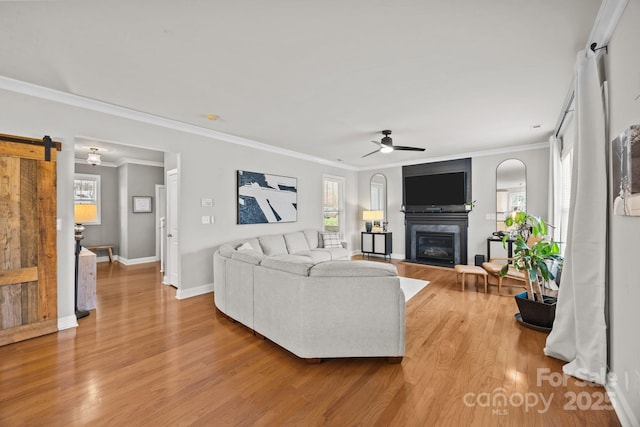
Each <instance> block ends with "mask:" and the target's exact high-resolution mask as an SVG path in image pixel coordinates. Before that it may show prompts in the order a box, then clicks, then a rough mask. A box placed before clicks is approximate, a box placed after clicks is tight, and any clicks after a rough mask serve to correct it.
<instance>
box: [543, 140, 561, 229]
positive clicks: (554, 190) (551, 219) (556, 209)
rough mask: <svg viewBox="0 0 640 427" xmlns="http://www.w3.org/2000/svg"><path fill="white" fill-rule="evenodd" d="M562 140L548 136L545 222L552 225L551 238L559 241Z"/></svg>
mask: <svg viewBox="0 0 640 427" xmlns="http://www.w3.org/2000/svg"><path fill="white" fill-rule="evenodd" d="M561 143H562V140H561V139H558V138H556V137H555V136H552V137H551V138H549V201H548V205H549V213H548V215H547V222H548V223H550V224H551V225H553V226H554V227H553V228H551V230H550V234H551V237H553V240H555V241H556V242H558V241H560V224H561V222H562V165H561V163H560V151H561V149H562V147H561V145H562V144H561Z"/></svg>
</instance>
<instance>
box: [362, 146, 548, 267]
mask: <svg viewBox="0 0 640 427" xmlns="http://www.w3.org/2000/svg"><path fill="white" fill-rule="evenodd" d="M506 159H519V160H522V161H523V162H524V164H525V165H526V168H527V211H528V212H529V213H532V214H534V215H539V216H542V217H546V215H547V190H548V179H549V178H548V176H549V149H548V148H541V149H540V148H539V149H533V150H527V151H514V152H510V153H502V154H493V155H488V156H475V157H473V158H472V159H471V175H472V178H471V186H472V189H471V193H472V196H473V197H472V198H473V200H476V207H475V208H474V209H473V211H471V212H470V213H469V229H468V251H467V262H468V263H469V264H473V261H474V256H475V255H476V254H483V255H485V256H486V255H487V254H486V251H487V240H486V239H487V237H489V236H491V233H492V232H494V231H496V221H495V219H487V215H494V218H495V213H496V192H495V191H496V168H497V167H498V165H499V164H500V163H501V162H502V161H503V160H506ZM376 173H381V174H383V175H384V176H386V177H387V190H388V191H387V194H388V196H387V198H388V207H387V209H388V211H387V214H388V221H389V231H392V232H393V251H392V254H393V255H392V256H393V257H394V258H398V259H403V258H404V257H405V253H404V252H405V238H404V237H405V234H404V233H405V229H404V214H403V213H402V212H401V211H400V206H401V205H402V167H400V166H398V167H394V168H386V169H375V170H367V171H362V172H359V173H358V195H359V198H358V204H359V205H358V210H359V212H361V211H362V210H363V209H369V203H370V202H369V198H370V197H369V180H370V179H371V177H372V176H373V175H374V174H376ZM356 231H358V234H359V231H364V223H363V221H362V220H360V221H358V224H357V229H356ZM357 247H358V248H359V247H360V242H359V241H358V246H357Z"/></svg>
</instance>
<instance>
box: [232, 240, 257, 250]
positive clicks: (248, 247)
mask: <svg viewBox="0 0 640 427" xmlns="http://www.w3.org/2000/svg"><path fill="white" fill-rule="evenodd" d="M252 250H253V246H251V243H249V242H244V243H243V244H241V245H240V246H238V249H236V251H252Z"/></svg>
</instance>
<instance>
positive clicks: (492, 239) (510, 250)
mask: <svg viewBox="0 0 640 427" xmlns="http://www.w3.org/2000/svg"><path fill="white" fill-rule="evenodd" d="M492 242H500V246H502V238H500V237H495V236H492V237H487V261H489V260H490V259H491V243H492ZM513 242H515V239H512V238H508V239H507V256H508V257H509V258H511V257H513Z"/></svg>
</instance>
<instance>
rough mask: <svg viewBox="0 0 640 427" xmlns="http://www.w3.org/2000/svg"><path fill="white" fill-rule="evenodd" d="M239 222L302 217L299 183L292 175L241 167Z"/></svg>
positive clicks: (238, 181) (290, 220) (239, 172)
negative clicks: (300, 214)
mask: <svg viewBox="0 0 640 427" xmlns="http://www.w3.org/2000/svg"><path fill="white" fill-rule="evenodd" d="M237 188H238V216H237V217H238V224H265V223H274V222H276V223H277V222H295V221H297V220H298V182H297V179H296V178H291V177H288V176H279V175H270V174H265V173H259V172H248V171H242V170H239V171H238V172H237Z"/></svg>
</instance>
